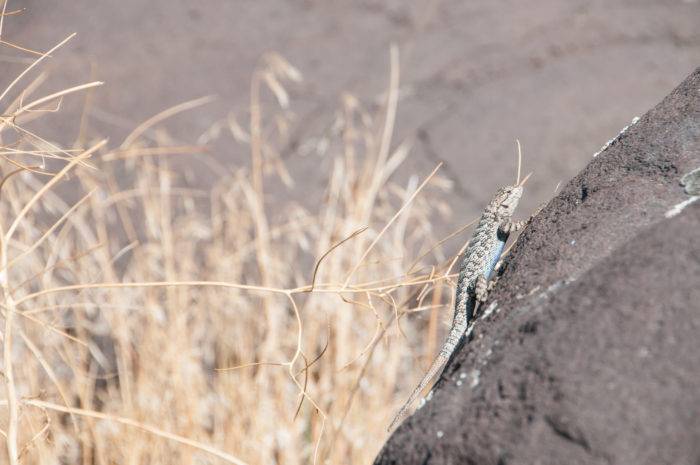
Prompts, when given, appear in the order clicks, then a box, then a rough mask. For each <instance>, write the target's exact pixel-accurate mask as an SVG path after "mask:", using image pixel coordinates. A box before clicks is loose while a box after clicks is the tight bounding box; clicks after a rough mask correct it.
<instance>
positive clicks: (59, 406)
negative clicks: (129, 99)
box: [0, 36, 460, 465]
mask: <svg viewBox="0 0 700 465" xmlns="http://www.w3.org/2000/svg"><path fill="white" fill-rule="evenodd" d="M71 37H72V36H71ZM69 39H70V37H69V38H68V39H66V40H65V41H63V42H61V43H60V44H58V45H57V46H56V47H54V48H53V49H52V50H50V51H49V52H50V53H54V52H56V50H58V49H59V48H60V47H61V46H62V45H63V44H64V43H65V42H67V41H68V40H69ZM48 55H49V53H48V52H47V53H46V54H41V56H40V57H39V58H38V59H36V60H35V61H34V62H33V64H32V65H31V66H29V67H28V69H27V70H26V72H23V73H22V74H20V75H19V76H18V77H17V79H15V80H14V81H13V82H12V83H11V85H10V86H9V87H8V89H7V90H6V91H4V92H3V93H2V94H1V96H0V104H2V105H3V108H4V111H3V116H2V119H1V120H0V152H1V153H0V157H2V159H3V162H2V165H1V169H2V174H3V176H4V182H3V185H2V188H1V190H0V226H1V227H2V229H1V231H0V238H1V239H2V242H1V244H0V246H1V249H2V250H1V252H2V261H1V271H0V284H1V285H2V292H3V297H2V314H3V316H4V319H5V324H4V332H3V375H4V382H5V386H6V390H5V392H6V397H5V399H4V401H2V403H3V405H4V407H3V408H4V409H5V413H4V414H2V415H1V418H2V420H0V427H1V428H2V435H3V436H4V439H5V442H6V444H7V458H8V462H9V463H12V464H15V463H24V464H30V463H41V464H50V463H68V464H73V463H75V464H78V463H82V464H92V463H94V464H105V465H106V464H110V463H167V464H177V463H193V462H195V461H196V462H197V463H237V464H241V463H251V464H252V463H256V464H257V463H261V464H262V463H265V464H268V463H280V464H301V463H368V462H370V461H371V460H372V458H373V457H374V455H375V454H376V453H377V451H378V450H379V448H380V446H381V444H382V441H383V438H384V436H385V434H386V433H385V428H386V424H387V421H388V419H390V417H391V415H392V414H393V413H394V409H395V408H396V406H397V405H398V404H400V402H401V401H402V400H403V397H404V395H403V393H405V392H406V391H407V390H409V389H410V388H411V387H412V382H413V380H415V379H417V378H418V377H419V376H420V373H421V371H422V369H423V365H425V364H427V363H429V361H430V359H431V357H432V354H433V353H434V351H435V350H436V345H437V343H436V341H438V340H440V339H439V338H440V335H441V332H442V329H441V328H440V327H439V325H438V321H439V319H440V317H439V315H440V314H442V313H443V311H444V310H447V308H448V307H449V306H450V303H451V295H452V292H451V287H452V279H453V278H454V276H453V272H452V269H453V267H454V263H455V260H456V257H451V259H447V257H445V256H444V255H443V252H442V251H441V247H442V245H443V242H442V241H440V242H438V241H437V240H436V238H435V237H434V231H433V227H432V225H433V224H434V222H435V220H436V212H443V213H444V214H449V208H448V207H447V205H446V204H445V203H444V201H443V200H442V197H443V194H444V192H445V191H446V189H447V187H448V185H447V182H446V181H445V180H443V179H442V178H440V177H439V176H438V175H437V174H436V171H437V168H436V170H435V171H433V172H432V173H431V174H429V175H428V174H426V175H425V177H424V178H423V181H422V182H421V183H419V181H418V179H417V178H412V179H411V180H410V181H409V183H408V184H407V185H406V186H402V185H398V184H396V183H395V182H393V181H392V174H393V173H394V172H395V170H396V169H397V168H398V166H399V165H400V164H401V162H402V161H403V160H404V159H405V158H406V156H407V154H408V146H407V145H406V144H398V148H396V149H395V150H393V151H392V150H391V147H392V142H391V141H392V133H393V124H394V119H395V116H396V111H397V104H398V86H399V74H398V70H399V66H398V62H399V60H398V52H397V51H396V50H395V49H393V50H392V53H391V76H390V85H389V92H388V98H387V105H386V107H384V108H383V109H381V110H379V111H378V112H376V113H373V112H370V111H369V110H367V109H366V108H364V107H363V106H362V104H361V103H360V102H358V101H357V100H356V99H355V98H353V97H352V96H349V95H346V96H344V98H343V99H342V105H341V108H340V110H339V111H338V113H337V115H336V117H335V120H334V121H333V122H332V124H330V125H329V127H328V129H327V130H326V131H325V132H324V133H323V134H321V135H320V136H318V138H316V139H310V140H309V141H306V142H305V143H304V144H302V148H303V149H304V150H306V151H308V152H311V153H309V154H307V155H305V156H313V157H317V158H318V160H319V163H318V165H319V171H318V172H317V173H314V174H313V175H314V176H318V177H321V176H325V177H327V180H328V182H327V188H326V191H325V193H324V196H323V199H319V204H320V205H318V206H315V207H313V208H309V207H305V206H302V205H298V204H296V203H293V202H292V201H289V200H286V199H285V197H284V192H282V194H281V195H280V193H279V191H280V188H277V191H278V192H277V193H276V194H275V193H274V192H272V193H267V191H268V190H269V189H266V187H267V186H269V185H270V184H272V183H273V182H274V183H275V184H277V185H278V186H280V185H281V186H285V185H286V186H291V187H289V189H294V187H293V183H294V179H293V177H292V176H291V175H290V174H289V172H288V171H287V169H286V167H285V165H284V163H283V160H282V157H281V156H280V154H279V153H280V150H281V149H280V147H282V146H284V142H285V137H286V135H285V130H284V127H285V124H291V123H290V115H291V111H290V109H289V105H290V101H289V100H290V99H289V96H288V94H287V92H286V89H285V86H286V85H289V83H292V85H293V83H294V82H296V81H299V80H300V79H301V75H300V73H299V72H298V71H297V70H295V69H294V68H293V67H292V66H291V65H289V64H288V63H287V62H286V61H285V60H284V59H283V58H282V57H280V56H279V55H276V54H270V55H268V56H266V57H263V58H262V59H261V62H260V65H259V66H258V68H257V69H256V70H254V72H253V79H252V85H251V108H250V112H249V115H248V116H249V118H250V121H249V124H248V125H247V126H248V127H247V128H244V127H243V126H242V125H240V124H239V123H238V120H239V118H240V115H235V116H234V115H231V116H229V117H228V118H226V119H225V120H222V121H218V122H216V123H215V124H214V125H212V127H211V128H210V129H209V130H208V131H206V132H205V133H204V134H202V136H201V137H200V138H199V140H197V141H196V143H182V144H179V143H172V141H173V140H176V139H175V138H174V137H172V136H171V135H169V134H167V130H166V128H167V118H168V117H170V116H172V115H174V114H176V113H179V112H182V111H190V110H193V109H195V108H197V107H199V106H200V105H203V104H205V103H207V102H208V101H209V98H203V99H197V100H193V101H190V102H185V103H183V104H181V105H178V106H176V107H173V108H171V109H168V110H166V111H164V112H162V113H160V114H158V115H155V116H154V117H152V118H150V119H149V120H147V121H146V122H144V123H143V124H142V125H140V126H139V127H137V128H136V129H135V130H134V131H133V132H132V133H131V134H130V135H129V136H128V137H126V138H125V140H124V141H123V143H121V144H120V145H119V146H118V147H116V148H110V147H109V146H108V144H106V143H105V142H104V141H97V140H96V141H95V142H94V143H93V144H92V145H91V146H90V147H89V148H87V149H82V148H81V149H79V150H75V149H71V150H68V149H64V148H61V147H60V146H58V145H57V144H53V143H51V142H48V141H46V140H44V139H42V138H41V137H39V136H38V135H37V134H35V133H34V132H32V131H31V129H29V128H28V127H29V126H27V125H28V124H30V123H31V122H32V121H33V120H34V119H36V118H39V117H56V115H58V114H60V112H58V113H57V112H56V111H52V110H55V109H56V104H57V102H60V99H61V98H63V97H69V96H70V95H71V94H73V93H76V92H82V91H85V90H86V89H89V88H92V87H94V86H97V85H99V84H100V83H88V84H85V85H80V86H75V87H72V88H69V89H66V90H65V91H62V92H58V93H54V94H50V95H48V96H46V97H40V98H37V99H34V100H32V98H31V96H32V95H33V94H34V93H37V92H38V90H39V89H40V87H41V83H42V82H43V81H44V79H45V78H46V76H45V75H43V74H39V75H38V77H36V78H35V79H34V81H32V82H30V83H29V84H28V85H26V86H25V87H24V88H23V90H22V91H21V92H18V91H17V90H16V87H17V85H18V84H19V83H20V82H21V81H22V80H24V79H26V78H27V77H28V76H30V75H31V73H32V72H34V71H35V70H34V68H35V67H37V65H39V64H40V63H41V62H42V61H43V60H45V59H46V57H47V56H48ZM13 95H14V100H13V101H11V102H10V103H9V104H7V105H4V102H5V100H7V99H8V98H10V97H12V96H13ZM265 96H268V97H270V96H271V97H272V98H273V99H272V100H271V99H269V98H267V99H266V98H265ZM74 98H75V97H74ZM266 116H267V117H266ZM272 121H275V122H276V123H277V124H271V123H270V122H272ZM280 122H282V123H284V124H280ZM156 128H158V130H157V131H155V129H156ZM217 138H227V139H228V140H230V141H231V145H232V147H233V148H232V150H235V151H237V152H248V153H250V157H251V161H250V164H249V166H233V167H220V166H218V165H217V173H219V179H218V180H217V182H216V183H215V184H214V185H213V186H212V187H211V189H209V190H201V189H200V190H197V189H193V188H191V186H189V185H188V184H187V182H186V180H185V179H184V176H183V175H182V174H181V173H180V172H178V171H176V170H174V169H173V167H172V166H173V165H172V163H171V161H170V159H169V157H170V156H171V155H181V154H200V155H195V158H194V159H193V161H192V163H193V164H194V163H199V164H200V165H201V166H209V165H212V164H216V162H215V161H214V159H213V158H210V156H209V155H207V154H205V155H201V153H202V152H203V151H204V149H205V146H207V145H208V144H210V143H211V142H212V141H213V140H214V139H217ZM295 156H300V155H295ZM11 175H12V176H11ZM127 180H129V181H127ZM284 189H285V188H282V189H281V190H282V191H284ZM270 191H271V190H270ZM76 199H77V200H76ZM270 199H274V208H272V210H273V212H274V215H272V214H271V212H270V208H269V207H270V205H271V202H270ZM321 200H322V201H321ZM457 237H460V236H459V235H457ZM449 239H452V237H450V238H449ZM415 312H427V313H429V315H430V317H429V322H428V324H427V325H422V324H421V323H420V322H417V324H416V323H414V324H406V323H404V324H403V328H402V327H401V326H400V325H399V322H400V321H405V319H401V317H402V316H403V315H405V314H408V313H415ZM449 313H450V312H449V311H445V312H444V314H445V315H446V316H447V317H448V318H449ZM411 320H414V319H413V318H411ZM402 329H404V330H406V331H408V332H409V333H410V337H409V338H406V337H405V336H404V335H403V334H402V333H403V331H402ZM422 338H424V339H422ZM409 341H414V342H412V343H410V344H409ZM411 347H417V348H418V349H415V353H413V350H412V349H411ZM416 359H418V360H420V361H422V362H423V363H415V362H416Z"/></svg>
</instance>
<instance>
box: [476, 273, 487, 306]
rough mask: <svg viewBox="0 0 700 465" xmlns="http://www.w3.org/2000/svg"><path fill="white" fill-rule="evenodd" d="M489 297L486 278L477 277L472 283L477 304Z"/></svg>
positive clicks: (482, 276)
mask: <svg viewBox="0 0 700 465" xmlns="http://www.w3.org/2000/svg"><path fill="white" fill-rule="evenodd" d="M488 295H489V285H488V280H487V279H486V276H484V275H483V274H482V275H479V276H478V277H477V278H476V282H475V283H474V297H476V301H477V302H484V301H485V300H486V298H487V297H488Z"/></svg>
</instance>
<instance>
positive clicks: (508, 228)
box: [498, 220, 528, 236]
mask: <svg viewBox="0 0 700 465" xmlns="http://www.w3.org/2000/svg"><path fill="white" fill-rule="evenodd" d="M527 223H528V221H513V220H506V221H504V222H503V223H501V225H500V226H499V227H498V229H499V231H500V232H501V233H502V234H504V235H506V236H508V235H509V234H511V233H514V232H518V231H520V230H521V229H523V228H524V227H525V225H527Z"/></svg>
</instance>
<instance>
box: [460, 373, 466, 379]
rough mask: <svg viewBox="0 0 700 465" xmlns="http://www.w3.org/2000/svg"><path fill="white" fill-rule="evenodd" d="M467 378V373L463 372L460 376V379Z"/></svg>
mask: <svg viewBox="0 0 700 465" xmlns="http://www.w3.org/2000/svg"><path fill="white" fill-rule="evenodd" d="M466 377H467V374H466V373H465V372H461V373H460V374H459V379H464V378H466Z"/></svg>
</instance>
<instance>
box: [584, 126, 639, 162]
mask: <svg viewBox="0 0 700 465" xmlns="http://www.w3.org/2000/svg"><path fill="white" fill-rule="evenodd" d="M637 121H639V116H635V117H634V118H632V122H631V123H630V124H628V125H627V126H625V127H624V128H622V131H620V133H619V134H618V135H616V136H615V137H613V138H612V139H610V140H609V141H607V142H606V143H605V144H604V145H603V146H602V147H601V148H600V150H598V151H597V152H596V153H594V154H593V158H595V157H597V156H598V155H600V154H601V152H603V151H604V150H605V149H607V148H608V147H610V146H611V145H612V144H613V143H614V142H615V141H616V140H618V139H619V138H620V137H621V136H622V135H623V134H624V133H625V131H627V130H628V129H629V128H630V126H633V125H635V124H637Z"/></svg>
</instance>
